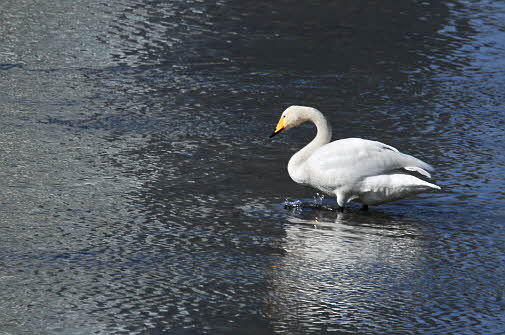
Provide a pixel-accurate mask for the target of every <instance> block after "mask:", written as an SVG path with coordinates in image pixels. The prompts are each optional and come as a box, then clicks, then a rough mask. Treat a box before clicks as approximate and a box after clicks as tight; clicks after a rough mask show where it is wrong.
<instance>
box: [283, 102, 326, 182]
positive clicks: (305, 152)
mask: <svg viewBox="0 0 505 335" xmlns="http://www.w3.org/2000/svg"><path fill="white" fill-rule="evenodd" d="M304 114H305V115H304V116H305V117H304V118H305V119H306V121H312V122H314V124H315V125H316V128H317V134H316V137H314V139H313V140H312V141H310V143H309V144H307V145H306V146H305V147H303V148H302V149H301V150H300V151H298V152H297V153H296V154H294V155H293V157H291V159H290V160H289V164H288V172H289V174H290V175H292V172H294V171H295V170H296V169H297V167H299V166H300V165H301V164H303V163H304V162H305V161H306V160H307V159H308V158H309V157H310V156H311V155H312V154H313V153H314V151H316V150H317V149H319V148H320V147H322V146H323V145H325V144H328V143H329V142H330V140H331V127H330V124H329V123H328V121H327V120H326V118H325V117H324V116H323V114H321V112H320V111H318V110H317V109H314V108H311V109H309V110H307V111H306V112H305V113H304Z"/></svg>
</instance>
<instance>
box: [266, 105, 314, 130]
mask: <svg viewBox="0 0 505 335" xmlns="http://www.w3.org/2000/svg"><path fill="white" fill-rule="evenodd" d="M314 111H316V109H314V108H312V107H305V106H291V107H288V108H287V109H286V110H285V111H284V112H282V115H281V118H280V120H279V122H278V123H277V126H276V127H275V130H274V132H273V133H272V135H270V137H274V136H275V135H277V134H278V133H280V132H281V131H283V130H285V129H289V128H294V127H296V126H299V125H301V124H302V123H304V122H305V121H309V120H310V116H311V114H313V113H314Z"/></svg>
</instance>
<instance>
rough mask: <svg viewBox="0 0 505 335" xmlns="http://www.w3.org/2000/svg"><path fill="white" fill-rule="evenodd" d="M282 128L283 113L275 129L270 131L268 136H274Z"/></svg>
mask: <svg viewBox="0 0 505 335" xmlns="http://www.w3.org/2000/svg"><path fill="white" fill-rule="evenodd" d="M284 129H285V128H284V115H283V116H281V119H280V120H279V122H278V123H277V127H275V131H274V132H273V133H272V135H270V138H272V137H274V136H275V135H277V134H278V133H280V132H281V131H283V130H284Z"/></svg>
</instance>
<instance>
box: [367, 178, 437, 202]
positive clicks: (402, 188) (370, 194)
mask: <svg viewBox="0 0 505 335" xmlns="http://www.w3.org/2000/svg"><path fill="white" fill-rule="evenodd" d="M361 189H362V194H361V196H360V200H361V201H362V202H363V203H364V204H368V205H377V204H380V203H383V202H387V201H392V200H398V199H403V198H406V197H409V196H412V195H415V194H418V193H424V192H430V191H435V190H440V189H441V188H440V186H438V185H435V184H432V183H428V182H427V181H424V180H422V179H420V178H417V177H415V176H413V175H410V174H408V173H392V174H384V175H379V176H373V177H368V178H365V179H364V180H363V182H362V185H361Z"/></svg>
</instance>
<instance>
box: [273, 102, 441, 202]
mask: <svg viewBox="0 0 505 335" xmlns="http://www.w3.org/2000/svg"><path fill="white" fill-rule="evenodd" d="M306 121H312V122H314V123H315V125H316V127H317V135H316V137H315V138H314V139H313V140H312V141H311V142H310V143H309V144H307V145H306V146H305V147H304V148H303V149H301V150H300V151H298V152H297V153H296V154H294V155H293V157H291V159H290V160H289V163H288V172H289V176H290V177H291V179H293V180H294V181H295V182H297V183H299V184H303V185H308V186H312V187H315V188H317V189H318V190H321V191H322V192H324V193H326V194H329V195H332V196H336V198H337V204H338V206H339V207H340V208H341V209H342V208H343V207H344V205H345V204H347V203H348V202H349V201H352V200H355V201H359V202H361V203H362V204H363V208H364V209H366V208H368V205H378V204H381V203H384V202H387V201H392V200H398V199H402V198H405V197H408V196H410V195H414V194H417V193H422V192H427V191H432V190H439V189H440V187H438V186H437V185H434V184H430V183H428V182H426V181H424V180H422V179H420V178H418V177H416V176H415V175H414V174H416V173H417V174H419V175H422V176H424V177H427V178H430V177H431V175H430V173H429V172H428V171H432V170H433V168H432V167H431V166H430V165H429V164H427V163H425V162H423V161H421V160H419V159H417V158H415V157H412V156H410V155H406V154H403V153H401V152H399V151H398V150H397V149H395V148H393V147H391V146H389V145H387V144H384V143H381V142H376V141H370V140H364V139H360V138H346V139H342V140H337V141H334V142H331V143H330V140H331V128H330V125H329V123H328V121H327V120H326V118H325V117H324V116H323V114H321V112H320V111H318V110H317V109H315V108H311V107H303V106H291V107H289V108H287V109H286V110H285V111H284V112H283V113H282V116H281V118H280V120H279V122H278V123H277V127H276V128H275V131H274V133H273V134H272V135H270V137H273V136H275V135H277V134H278V133H280V132H281V131H283V130H284V129H289V128H293V127H296V126H298V125H300V124H302V123H304V122H306Z"/></svg>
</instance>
